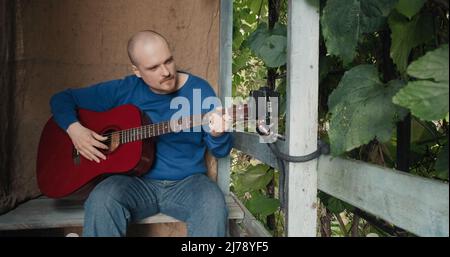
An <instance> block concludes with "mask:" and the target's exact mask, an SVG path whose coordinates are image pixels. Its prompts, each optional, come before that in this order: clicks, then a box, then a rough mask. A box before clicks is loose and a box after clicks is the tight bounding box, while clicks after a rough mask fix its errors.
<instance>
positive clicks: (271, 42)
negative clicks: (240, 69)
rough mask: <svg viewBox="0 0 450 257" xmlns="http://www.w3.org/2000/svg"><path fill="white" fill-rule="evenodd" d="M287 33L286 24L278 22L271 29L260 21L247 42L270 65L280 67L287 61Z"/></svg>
mask: <svg viewBox="0 0 450 257" xmlns="http://www.w3.org/2000/svg"><path fill="white" fill-rule="evenodd" d="M286 33H287V29H286V27H285V26H284V25H281V24H278V23H277V24H275V26H274V29H273V30H269V29H268V28H267V24H266V23H260V24H259V26H258V28H257V29H256V30H255V31H254V32H253V33H252V34H250V36H249V37H248V39H247V42H246V44H247V45H248V47H249V48H250V49H251V50H252V51H253V52H254V53H255V54H256V56H258V57H260V58H261V59H262V60H263V61H264V63H265V64H266V65H267V66H268V67H279V66H282V65H284V64H285V63H286V55H287V36H286Z"/></svg>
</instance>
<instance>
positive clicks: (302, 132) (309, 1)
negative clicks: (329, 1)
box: [285, 0, 319, 236]
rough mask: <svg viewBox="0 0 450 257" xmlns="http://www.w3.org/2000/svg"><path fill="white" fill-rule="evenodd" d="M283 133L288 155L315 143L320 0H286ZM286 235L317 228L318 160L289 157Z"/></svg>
mask: <svg viewBox="0 0 450 257" xmlns="http://www.w3.org/2000/svg"><path fill="white" fill-rule="evenodd" d="M288 9H289V10H288V64H287V67H288V69H287V77H288V84H287V92H286V93H287V105H286V110H287V111H286V139H287V149H285V150H286V152H287V153H288V154H289V155H294V156H299V155H306V154H309V153H311V152H313V151H315V150H316V149H317V119H318V118H317V117H318V99H319V0H303V1H298V0H289V7H288ZM286 167H287V169H286V171H287V173H286V174H287V176H286V180H287V185H286V187H285V189H286V190H287V199H286V200H287V205H286V207H287V210H286V235H287V236H316V234H317V228H316V227H317V203H316V202H317V161H316V160H313V161H310V162H304V163H292V162H291V163H289V164H288V165H286Z"/></svg>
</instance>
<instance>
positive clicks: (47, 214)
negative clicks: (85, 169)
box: [0, 195, 244, 230]
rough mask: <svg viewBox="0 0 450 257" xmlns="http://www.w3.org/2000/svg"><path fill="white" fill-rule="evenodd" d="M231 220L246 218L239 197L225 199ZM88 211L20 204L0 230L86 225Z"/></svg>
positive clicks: (42, 202) (67, 204)
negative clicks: (85, 217)
mask: <svg viewBox="0 0 450 257" xmlns="http://www.w3.org/2000/svg"><path fill="white" fill-rule="evenodd" d="M225 200H226V203H227V207H228V218H229V219H243V218H244V210H242V209H241V206H240V205H239V203H237V202H236V198H234V197H232V196H230V195H227V196H226V197H225ZM83 221H84V208H83V202H82V201H73V200H55V199H50V198H47V197H40V198H37V199H33V200H30V201H28V202H25V203H23V204H21V205H19V206H18V207H17V208H16V209H14V210H12V211H10V212H8V213H6V214H3V215H0V230H19V229H43V228H64V227H80V226H83ZM170 222H179V220H177V219H175V218H172V217H170V216H167V215H164V214H161V213H159V214H156V215H153V216H151V217H148V218H145V219H142V220H140V221H137V222H135V224H154V223H170Z"/></svg>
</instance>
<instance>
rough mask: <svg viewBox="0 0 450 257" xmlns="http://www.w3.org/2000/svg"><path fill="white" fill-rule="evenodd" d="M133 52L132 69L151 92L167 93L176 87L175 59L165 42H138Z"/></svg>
mask: <svg viewBox="0 0 450 257" xmlns="http://www.w3.org/2000/svg"><path fill="white" fill-rule="evenodd" d="M134 53H135V62H136V65H133V71H134V73H135V74H136V76H138V77H139V78H142V79H143V80H144V82H145V83H146V84H147V85H148V86H149V87H150V89H151V90H152V91H153V92H155V93H157V94H169V93H172V92H174V91H176V90H177V89H178V83H177V72H176V67H175V61H174V59H173V56H172V53H171V52H170V49H169V47H168V45H167V43H166V42H164V41H163V40H156V41H153V42H147V43H140V44H138V45H136V48H135V52H134Z"/></svg>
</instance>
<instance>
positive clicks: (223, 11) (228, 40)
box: [217, 0, 233, 195]
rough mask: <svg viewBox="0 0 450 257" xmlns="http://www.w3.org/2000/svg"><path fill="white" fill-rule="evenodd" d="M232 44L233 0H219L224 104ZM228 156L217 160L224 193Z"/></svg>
mask: <svg viewBox="0 0 450 257" xmlns="http://www.w3.org/2000/svg"><path fill="white" fill-rule="evenodd" d="M232 45H233V1H231V0H221V1H220V52H219V59H220V64H219V76H220V77H219V87H220V92H219V94H220V100H221V101H222V105H225V97H231V76H232V70H231V65H232V60H231V55H232ZM230 165H231V161H230V157H229V156H228V157H225V158H221V159H219V160H218V163H217V167H218V174H217V176H218V179H217V183H218V184H219V187H220V188H221V189H222V192H223V193H224V194H225V195H228V194H229V193H230Z"/></svg>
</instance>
